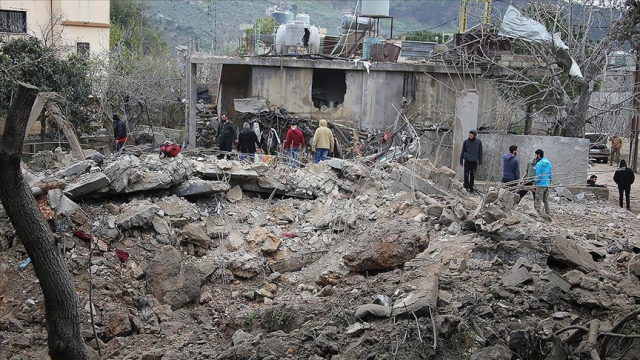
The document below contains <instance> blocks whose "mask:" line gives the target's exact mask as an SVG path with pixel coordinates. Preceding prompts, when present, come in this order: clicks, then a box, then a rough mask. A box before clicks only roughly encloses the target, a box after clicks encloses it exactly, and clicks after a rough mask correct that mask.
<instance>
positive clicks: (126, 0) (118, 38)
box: [109, 0, 166, 56]
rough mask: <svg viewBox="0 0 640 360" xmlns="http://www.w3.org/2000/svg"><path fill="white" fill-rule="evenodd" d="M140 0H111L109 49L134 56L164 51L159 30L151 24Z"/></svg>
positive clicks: (164, 44) (163, 43) (164, 45)
mask: <svg viewBox="0 0 640 360" xmlns="http://www.w3.org/2000/svg"><path fill="white" fill-rule="evenodd" d="M147 11H148V8H147V7H145V6H144V4H143V3H142V1H140V0H111V3H110V18H111V29H110V39H109V48H110V49H111V50H114V49H116V48H118V47H122V48H123V49H126V51H127V52H129V55H131V56H134V54H157V53H160V52H162V51H164V50H165V49H166V43H165V42H164V40H163V38H162V34H161V30H160V29H158V28H157V27H156V26H155V25H154V24H152V23H151V21H150V18H149V16H148V15H147V14H146V13H147Z"/></svg>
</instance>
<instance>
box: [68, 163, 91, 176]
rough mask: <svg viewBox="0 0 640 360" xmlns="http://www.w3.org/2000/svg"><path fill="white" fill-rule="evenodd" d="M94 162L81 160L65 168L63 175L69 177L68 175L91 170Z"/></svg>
mask: <svg viewBox="0 0 640 360" xmlns="http://www.w3.org/2000/svg"><path fill="white" fill-rule="evenodd" d="M92 164H93V161H80V162H78V163H75V164H73V165H71V166H69V167H68V168H66V169H64V170H63V171H62V176H64V177H68V176H74V175H80V174H82V173H85V172H87V171H89V169H91V165H92Z"/></svg>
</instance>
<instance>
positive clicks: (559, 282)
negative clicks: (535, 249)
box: [541, 271, 571, 292]
mask: <svg viewBox="0 0 640 360" xmlns="http://www.w3.org/2000/svg"><path fill="white" fill-rule="evenodd" d="M541 278H542V277H541ZM546 278H547V280H548V281H549V282H550V283H552V284H553V285H555V286H557V287H559V288H560V289H562V291H564V292H568V291H569V290H571V283H569V282H568V281H567V280H565V278H563V277H562V276H560V275H558V274H556V273H555V272H553V271H551V272H550V273H549V274H547V276H546Z"/></svg>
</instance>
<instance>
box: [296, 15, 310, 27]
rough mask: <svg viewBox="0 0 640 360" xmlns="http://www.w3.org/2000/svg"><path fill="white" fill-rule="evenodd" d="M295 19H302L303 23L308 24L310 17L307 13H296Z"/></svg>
mask: <svg viewBox="0 0 640 360" xmlns="http://www.w3.org/2000/svg"><path fill="white" fill-rule="evenodd" d="M296 21H302V22H303V23H304V24H305V25H309V24H310V21H311V18H309V14H298V15H296Z"/></svg>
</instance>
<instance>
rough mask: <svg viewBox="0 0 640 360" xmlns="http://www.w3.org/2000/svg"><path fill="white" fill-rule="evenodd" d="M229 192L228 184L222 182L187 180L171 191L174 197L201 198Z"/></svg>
mask: <svg viewBox="0 0 640 360" xmlns="http://www.w3.org/2000/svg"><path fill="white" fill-rule="evenodd" d="M227 190H229V184H227V183H225V182H223V181H208V180H197V179H194V180H189V181H185V182H183V183H182V184H180V185H178V186H177V187H175V188H173V189H171V194H173V195H176V196H203V195H209V194H215V193H220V192H224V191H227Z"/></svg>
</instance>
